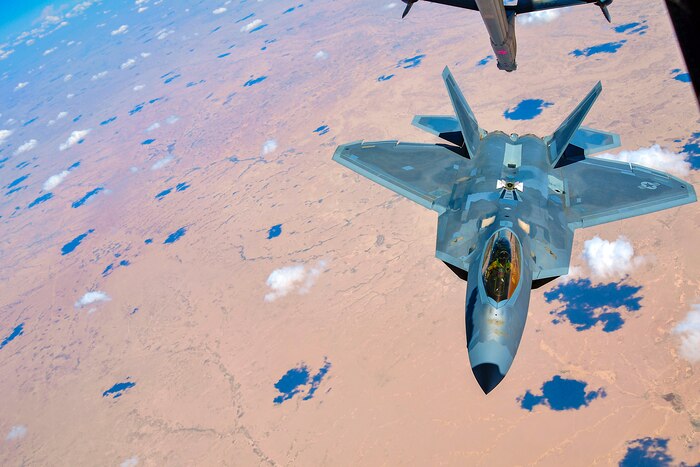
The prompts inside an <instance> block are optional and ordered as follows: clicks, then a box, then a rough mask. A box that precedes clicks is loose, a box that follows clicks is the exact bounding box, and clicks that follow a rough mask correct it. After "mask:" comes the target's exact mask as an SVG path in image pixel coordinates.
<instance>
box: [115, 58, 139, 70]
mask: <svg viewBox="0 0 700 467" xmlns="http://www.w3.org/2000/svg"><path fill="white" fill-rule="evenodd" d="M135 64H136V60H135V59H133V58H130V59H129V60H127V61H125V62H124V63H122V64H121V65H119V68H121V69H122V70H124V69H126V68H131V67H132V66H134V65H135Z"/></svg>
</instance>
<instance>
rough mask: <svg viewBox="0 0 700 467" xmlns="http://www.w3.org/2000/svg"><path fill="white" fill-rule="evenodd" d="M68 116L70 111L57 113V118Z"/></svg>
mask: <svg viewBox="0 0 700 467" xmlns="http://www.w3.org/2000/svg"><path fill="white" fill-rule="evenodd" d="M67 116H68V112H59V113H58V115H56V120H60V119H62V118H65V117H67Z"/></svg>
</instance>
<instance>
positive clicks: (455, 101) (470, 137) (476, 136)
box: [442, 67, 485, 157]
mask: <svg viewBox="0 0 700 467" xmlns="http://www.w3.org/2000/svg"><path fill="white" fill-rule="evenodd" d="M442 79H443V80H445V86H447V93H448V94H449V95H450V100H451V101H452V107H454V110H455V114H456V115H457V120H459V126H460V128H461V129H462V136H463V137H464V145H465V147H466V149H467V152H468V153H469V155H470V156H471V157H474V155H476V150H477V148H478V147H479V143H480V142H481V137H482V133H485V132H484V131H483V130H482V129H481V128H479V124H478V123H477V121H476V118H475V117H474V114H473V113H472V109H470V108H469V104H467V100H466V99H465V98H464V95H463V94H462V91H460V89H459V86H457V82H456V81H455V79H454V76H452V73H450V69H449V68H448V67H445V69H444V70H443V72H442Z"/></svg>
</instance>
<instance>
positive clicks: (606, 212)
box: [559, 158, 696, 229]
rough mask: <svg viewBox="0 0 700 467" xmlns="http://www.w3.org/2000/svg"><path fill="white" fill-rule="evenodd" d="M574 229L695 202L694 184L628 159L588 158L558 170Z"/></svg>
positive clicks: (570, 222)
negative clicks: (630, 161) (623, 160)
mask: <svg viewBox="0 0 700 467" xmlns="http://www.w3.org/2000/svg"><path fill="white" fill-rule="evenodd" d="M559 170H560V172H559V173H560V175H561V177H562V178H563V180H564V186H563V188H564V192H565V194H566V206H565V208H564V211H565V213H566V220H567V222H568V224H569V227H570V228H572V229H575V228H580V227H590V226H593V225H598V224H604V223H606V222H612V221H616V220H619V219H627V218H629V217H634V216H639V215H642V214H648V213H651V212H655V211H660V210H662V209H667V208H671V207H674V206H680V205H681V204H686V203H692V202H694V201H695V200H696V196H695V190H694V189H693V186H692V185H691V184H690V183H688V182H684V181H683V180H680V179H678V178H676V177H673V176H671V175H669V174H666V173H664V172H660V171H658V170H653V169H649V168H647V167H642V166H640V165H637V164H631V163H628V162H619V161H612V160H606V159H598V158H586V159H584V160H582V161H580V162H576V163H574V164H570V165H567V166H565V167H562V168H560V169H559Z"/></svg>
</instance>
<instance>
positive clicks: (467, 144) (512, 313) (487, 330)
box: [333, 68, 696, 394]
mask: <svg viewBox="0 0 700 467" xmlns="http://www.w3.org/2000/svg"><path fill="white" fill-rule="evenodd" d="M443 79H444V81H445V84H446V86H447V92H448V94H449V96H450V100H451V101H452V106H453V108H454V112H455V114H456V116H451V115H447V116H439V115H418V116H416V117H415V118H414V119H413V124H414V125H415V126H417V127H418V128H421V129H423V130H425V131H427V132H429V133H432V134H433V135H437V136H438V137H440V138H442V139H443V140H445V143H443V144H422V143H404V142H399V141H377V142H364V141H358V142H353V143H349V144H344V145H341V146H338V148H337V149H336V151H335V153H334V155H333V160H335V161H336V162H338V163H340V164H342V165H344V166H345V167H347V168H349V169H351V170H353V171H355V172H357V173H358V174H360V175H363V176H365V177H367V178H369V179H370V180H372V181H374V182H376V183H378V184H380V185H382V186H384V187H386V188H389V189H390V190H393V191H394V192H396V193H398V194H400V195H402V196H404V197H406V198H408V199H409V200H411V201H414V202H416V203H418V204H420V205H421V206H424V207H426V208H428V209H431V210H433V211H436V212H437V213H438V219H437V244H436V252H435V255H436V256H437V258H438V259H440V260H442V261H443V262H445V264H446V265H447V266H448V267H449V268H450V269H451V270H452V271H453V272H455V273H456V274H457V275H458V276H459V277H460V278H461V279H463V280H466V281H467V296H466V337H467V348H468V352H469V360H470V363H471V368H472V371H473V373H474V376H475V377H476V380H477V381H478V383H479V385H480V386H481V388H482V389H483V391H484V392H485V393H487V394H488V393H489V392H490V391H491V390H492V389H493V388H495V387H496V385H498V384H499V383H500V381H501V380H502V379H503V378H504V376H505V375H506V373H507V372H508V370H509V368H510V367H511V364H512V363H513V358H514V357H515V354H516V352H517V350H518V346H519V344H520V339H521V337H522V334H523V330H524V328H525V319H526V317H527V311H528V306H529V301H530V292H531V289H535V288H537V287H539V286H541V285H543V284H545V283H547V282H549V281H551V280H553V279H555V278H557V277H559V276H562V275H565V274H567V273H568V271H569V261H570V258H571V248H572V243H573V238H574V230H576V229H578V228H582V227H590V226H594V225H598V224H603V223H606V222H612V221H616V220H620V219H626V218H629V217H634V216H639V215H642V214H647V213H651V212H654V211H658V210H661V209H667V208H672V207H675V206H679V205H682V204H685V203H691V202H693V201H695V200H696V197H695V191H694V189H693V187H692V185H691V184H690V183H688V182H684V181H683V180H680V179H678V178H676V177H673V176H671V175H669V174H667V173H664V172H660V171H658V170H653V169H649V168H646V167H642V166H639V165H636V164H632V163H628V162H619V161H613V160H605V159H600V158H590V157H588V156H589V155H590V154H593V153H596V152H600V151H605V150H609V149H611V148H614V147H617V146H619V144H620V139H619V136H618V135H615V134H612V133H608V132H606V131H601V130H594V129H591V128H585V127H581V126H580V125H581V123H582V122H583V120H584V118H585V117H586V114H587V113H588V111H589V110H590V108H591V106H592V105H593V103H594V102H595V100H596V98H597V97H598V95H599V94H600V92H601V89H602V86H601V84H600V82H598V83H597V84H596V85H595V86H594V87H593V89H592V90H591V92H590V93H589V94H588V95H587V96H586V97H585V98H584V99H583V101H581V103H580V104H579V105H578V106H577V107H576V108H575V109H574V110H573V112H572V113H571V115H569V116H568V117H567V118H566V120H564V122H563V123H562V124H561V125H560V126H559V128H557V129H556V131H554V133H552V134H551V135H549V136H545V137H544V138H541V137H538V136H535V135H532V134H525V135H517V134H506V133H504V132H502V131H492V132H487V131H485V130H484V129H482V128H481V127H480V126H479V124H478V123H477V121H476V119H475V117H474V115H473V113H472V111H471V109H470V108H469V105H468V104H467V102H466V100H465V99H464V96H463V95H462V92H461V91H460V89H459V88H458V86H457V83H456V82H455V79H454V78H453V76H452V74H451V73H450V71H449V69H448V68H445V70H444V72H443Z"/></svg>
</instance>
